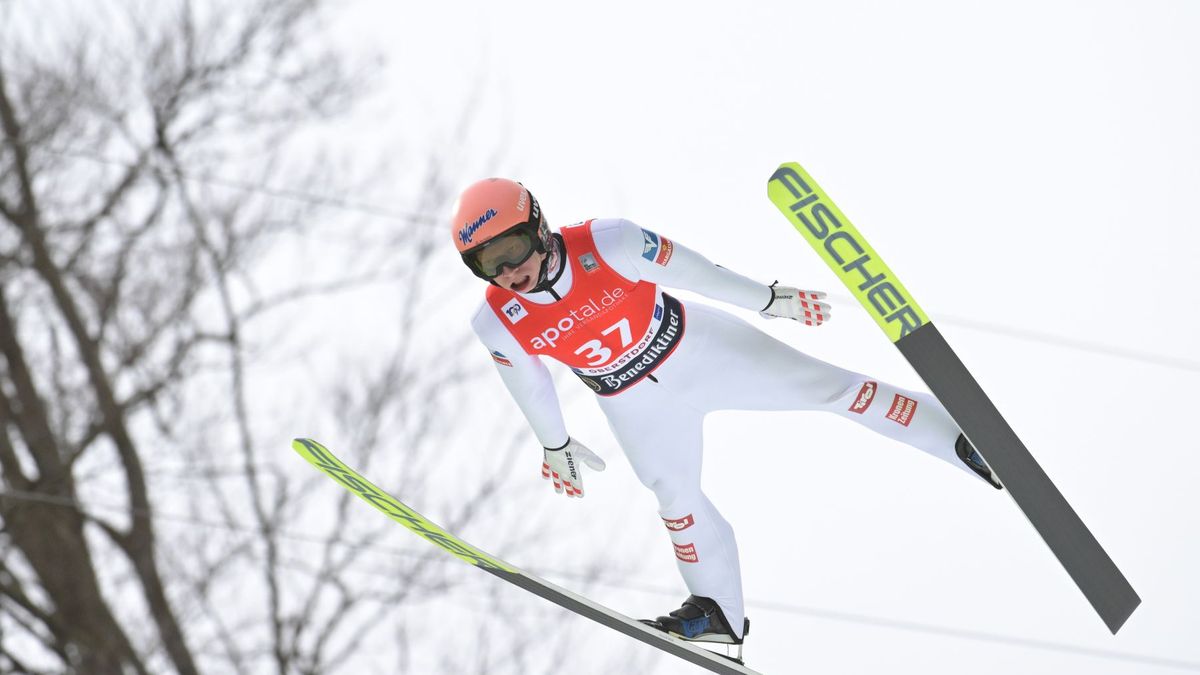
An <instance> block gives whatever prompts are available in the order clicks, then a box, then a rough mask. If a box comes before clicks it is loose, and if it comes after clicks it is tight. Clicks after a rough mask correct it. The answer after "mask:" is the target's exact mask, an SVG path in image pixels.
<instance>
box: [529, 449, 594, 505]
mask: <svg viewBox="0 0 1200 675" xmlns="http://www.w3.org/2000/svg"><path fill="white" fill-rule="evenodd" d="M542 450H543V451H544V454H543V460H542V478H545V479H546V480H550V481H553V482H554V491H555V492H557V493H558V494H562V493H563V491H564V490H565V491H566V493H567V496H568V497H582V496H583V472H582V471H580V466H579V463H580V462H583V463H584V464H587V465H588V468H589V469H591V470H592V471H603V470H604V466H605V465H604V460H603V459H600V456H599V455H597V454H596V453H594V452H592V451H591V450H588V449H587V446H585V445H584V444H583V443H580V442H579V441H577V440H575V439H574V438H568V439H567V443H566V445H564V446H562V447H561V448H542Z"/></svg>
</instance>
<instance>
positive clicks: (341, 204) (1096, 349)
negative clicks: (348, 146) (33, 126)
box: [43, 148, 1200, 372]
mask: <svg viewBox="0 0 1200 675" xmlns="http://www.w3.org/2000/svg"><path fill="white" fill-rule="evenodd" d="M43 150H44V151H45V152H48V153H51V154H55V155H58V156H60V157H72V158H75V159H84V160H88V161H92V162H96V163H99V164H107V165H110V166H121V167H125V168H132V167H133V166H135V165H134V164H132V163H130V162H127V161H123V160H118V159H113V158H111V157H104V156H102V155H98V154H94V153H90V152H84V151H82V150H72V149H55V148H43ZM181 175H182V176H183V178H184V179H185V180H190V181H194V182H197V183H204V184H208V185H215V186H218V187H225V188H231V189H236V190H243V191H245V192H254V193H258V194H262V195H266V196H269V197H277V198H281V199H290V200H293V201H299V202H302V203H305V204H310V205H314V206H326V207H332V208H338V209H342V210H344V211H355V212H358V213H362V214H365V215H370V216H375V217H379V218H388V219H392V220H402V221H405V222H422V223H435V222H437V219H436V218H434V217H431V216H429V215H426V214H422V213H407V212H402V211H396V210H393V209H388V208H385V207H382V206H378V205H375V204H368V203H365V202H356V201H351V200H349V199H345V198H342V197H331V196H328V195H318V194H314V193H311V192H306V191H304V190H297V189H294V188H286V187H274V186H270V185H265V184H262V183H252V182H249V181H242V180H236V179H231V178H225V177H222V176H215V175H212V174H203V175H195V174H191V173H182V174H181ZM830 297H832V298H835V299H837V300H839V301H841V302H846V303H848V304H851V303H852V301H853V299H852V298H850V297H849V296H845V295H841V294H836V293H835V294H830ZM939 322H940V323H943V324H951V325H959V326H963V327H966V328H970V329H973V330H978V331H983V332H987V333H995V334H997V335H1005V336H1008V337H1014V338H1018V339H1022V340H1029V341H1032V342H1042V343H1046V344H1051V345H1055V346H1058V347H1064V348H1067V349H1073V350H1076V351H1082V352H1091V353H1093V354H1102V355H1105V356H1113V357H1117V358H1123V359H1130V360H1134V361H1140V362H1142V363H1149V364H1152V365H1156V366H1163V367H1166V368H1177V369H1179V370H1186V371H1191V372H1200V361H1193V360H1190V359H1184V358H1179V357H1174V356H1163V355H1160V354H1153V353H1150V352H1145V351H1141V350H1136V349H1128V348H1124V347H1116V346H1113V345H1106V344H1101V343H1098V342H1088V341H1085V340H1077V339H1074V338H1067V337H1061V336H1058V335H1054V334H1051V333H1044V332H1041V331H1033V330H1028V329H1025V328H1014V327H1012V326H1009V325H1005V324H998V323H991V322H987V321H978V320H975V319H969V318H966V317H962V316H958V315H953V314H940V313H939Z"/></svg>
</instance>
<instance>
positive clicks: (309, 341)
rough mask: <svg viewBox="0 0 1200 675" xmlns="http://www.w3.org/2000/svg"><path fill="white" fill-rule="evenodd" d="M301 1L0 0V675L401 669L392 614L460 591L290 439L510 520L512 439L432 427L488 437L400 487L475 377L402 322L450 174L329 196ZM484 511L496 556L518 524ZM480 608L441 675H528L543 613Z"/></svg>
mask: <svg viewBox="0 0 1200 675" xmlns="http://www.w3.org/2000/svg"><path fill="white" fill-rule="evenodd" d="M329 15H330V13H329V12H328V11H327V9H326V8H324V7H322V6H321V4H320V3H319V2H315V1H312V0H273V1H268V0H255V1H253V2H186V1H179V2H175V1H173V2H165V3H159V2H148V1H142V2H138V1H135V0H130V1H127V2H103V3H87V4H81V3H70V4H55V3H34V2H23V1H10V2H7V3H4V4H2V5H0V129H2V132H3V133H2V136H0V479H2V483H0V670H3V671H5V672H81V673H161V672H169V671H173V672H178V673H183V674H191V673H201V672H220V673H228V672H238V673H251V672H254V673H258V672H273V673H318V672H334V671H337V670H338V669H339V667H344V666H347V665H351V666H353V665H354V664H357V665H359V666H361V665H362V664H363V663H364V661H362V654H357V655H356V650H358V649H360V648H361V647H363V646H364V645H366V644H373V643H372V642H371V641H372V640H383V641H384V642H385V643H386V644H389V645H392V646H393V647H394V648H393V649H390V650H384V651H378V650H375V651H371V652H370V653H371V654H372V656H371V658H372V659H376V660H373V661H367V662H370V663H375V664H377V665H378V666H379V667H380V668H381V669H384V670H389V671H392V672H405V671H407V670H410V669H412V668H414V667H415V666H414V665H413V663H414V661H413V658H412V649H413V645H411V644H409V643H408V641H407V637H406V636H407V631H406V625H405V619H404V618H403V616H402V615H398V613H397V612H395V611H394V610H395V609H396V608H398V607H404V606H412V605H414V604H416V605H419V604H420V603H422V602H427V601H429V600H430V599H432V598H437V597H440V596H442V595H443V594H445V593H446V592H448V591H450V590H451V589H453V588H456V587H459V586H461V585H462V584H463V583H468V582H467V581H464V579H467V580H469V581H477V580H475V579H474V577H469V576H462V575H460V572H462V570H458V569H455V568H453V567H450V568H447V567H445V566H444V565H443V563H444V562H445V560H443V558H442V557H440V556H442V554H441V553H440V552H439V551H437V550H436V549H433V548H432V547H426V546H421V545H420V542H413V543H414V546H413V547H412V548H411V549H402V550H401V549H396V548H393V549H391V550H388V549H387V548H386V547H382V548H381V543H380V542H381V541H383V540H384V538H385V537H386V536H387V535H390V534H391V529H389V528H394V526H393V525H391V524H390V523H388V522H387V521H385V520H382V519H376V518H374V517H373V516H374V515H375V514H373V513H366V512H363V511H360V510H358V509H359V506H360V505H358V504H354V503H351V501H350V499H351V498H350V496H349V495H347V494H343V493H341V491H335V490H333V489H331V488H330V486H327V485H325V484H324V483H323V482H322V481H325V480H326V479H325V478H324V477H322V476H319V475H316V474H315V473H312V472H309V473H312V475H309V473H303V474H302V473H298V472H294V471H291V470H290V468H291V464H292V463H293V462H294V460H296V458H294V457H290V456H282V457H281V456H280V455H281V454H283V453H287V452H290V451H288V450H286V447H287V440H288V435H289V434H294V435H299V433H305V434H314V435H315V434H317V433H320V432H322V431H324V432H327V433H331V434H334V435H335V436H336V437H337V438H341V439H349V441H350V442H349V443H348V445H349V446H350V447H347V448H344V449H339V452H341V453H343V454H344V455H345V456H346V457H347V458H348V459H349V460H351V461H352V462H354V463H355V464H356V465H357V466H358V467H359V468H360V469H362V470H363V471H367V472H371V475H372V476H373V477H376V478H377V479H378V480H379V481H380V482H381V483H382V484H384V485H387V486H388V487H389V488H391V489H394V490H398V491H400V492H401V493H403V494H404V495H405V496H406V498H409V499H413V500H415V501H414V503H421V500H425V503H426V504H436V505H437V508H439V509H441V510H440V511H438V512H439V513H443V514H446V513H449V514H452V515H451V518H450V519H449V520H447V521H446V522H444V523H443V524H444V525H446V526H447V527H449V528H450V529H452V530H455V531H462V530H463V529H464V528H467V529H469V528H470V527H471V526H472V525H473V524H477V523H479V522H480V521H481V520H483V521H485V522H499V521H500V520H504V519H505V518H506V515H505V514H506V513H509V512H510V511H511V509H514V508H519V505H515V504H512V503H509V504H506V505H497V504H495V503H494V502H496V500H497V494H496V493H497V488H498V487H499V485H500V483H501V481H502V480H503V477H504V475H506V474H505V473H504V472H501V471H492V470H489V468H488V467H489V466H496V467H498V466H506V465H508V464H510V463H511V462H512V461H514V459H515V457H516V456H517V455H516V453H518V452H520V453H521V454H522V455H528V452H525V451H527V450H528V448H527V447H525V446H526V445H528V438H527V434H524V435H522V434H521V433H520V427H519V426H517V425H514V424H511V423H507V424H506V423H503V422H500V423H497V424H498V426H495V427H493V428H483V429H480V428H476V429H473V430H467V429H463V428H461V426H459V427H458V428H457V430H456V433H458V434H459V437H458V438H461V437H462V435H463V434H465V433H467V432H468V431H469V432H470V433H472V434H474V435H475V437H476V438H479V437H480V434H486V435H487V437H488V438H489V439H490V441H489V443H490V447H489V449H488V452H487V453H485V455H484V456H483V457H481V458H476V459H475V460H474V461H475V462H476V465H474V466H472V470H471V474H472V477H473V478H472V480H467V481H460V483H459V484H457V485H456V489H455V494H453V495H452V497H451V496H447V495H444V494H442V493H438V492H434V491H432V490H430V489H429V488H430V486H431V483H436V482H438V479H436V477H437V476H438V475H439V471H441V472H444V471H445V470H446V469H445V464H446V462H447V461H448V459H447V458H448V457H450V456H452V453H451V452H450V451H451V449H452V448H453V446H454V444H455V442H456V440H455V438H456V437H455V436H454V435H453V433H454V432H455V424H454V422H453V421H452V420H446V419H445V417H444V415H443V411H445V410H446V409H447V406H448V405H449V406H453V405H454V402H455V401H456V400H458V399H459V398H460V397H461V394H462V391H463V389H464V388H465V387H468V386H470V380H471V378H472V377H474V376H475V375H477V374H478V372H479V369H477V368H473V369H465V368H464V366H463V365H461V363H460V362H461V361H462V360H461V359H457V358H452V356H454V355H457V354H460V353H461V352H462V351H463V349H464V347H465V344H466V343H465V342H464V340H466V335H465V334H466V331H465V330H459V331H457V332H456V333H454V332H452V334H453V335H454V337H450V338H444V339H440V340H434V341H431V340H429V339H422V338H421V337H420V335H419V333H420V331H421V330H422V329H423V328H427V327H428V325H427V322H425V321H423V317H422V314H421V312H422V309H421V308H423V307H425V308H428V307H430V306H436V305H437V303H439V302H440V299H441V298H443V297H444V293H445V289H443V288H438V287H430V286H429V285H428V284H426V283H425V282H424V280H425V279H426V275H427V274H428V268H429V266H430V265H431V264H433V262H432V258H433V257H434V252H435V251H437V250H438V244H440V243H441V240H442V237H441V233H442V228H441V226H440V219H439V217H438V215H439V214H441V213H443V212H445V211H446V207H447V205H448V201H449V199H450V198H452V193H453V190H454V188H455V187H456V186H457V183H459V182H461V181H460V180H459V179H458V178H457V177H455V176H452V175H451V173H452V172H451V171H449V170H448V168H447V167H446V166H445V165H444V163H443V162H441V161H439V160H437V159H429V158H404V160H403V161H404V162H405V163H406V165H407V169H408V172H409V175H410V179H411V182H412V183H414V184H415V185H417V186H418V188H419V189H418V190H417V191H416V195H417V197H415V198H412V199H406V200H405V201H404V203H403V204H402V206H400V207H397V208H396V210H394V211H385V210H383V209H378V208H375V207H365V206H363V205H357V206H356V205H354V204H352V203H350V201H352V200H346V199H344V198H343V196H342V195H343V194H344V193H345V190H346V189H347V187H348V184H349V183H350V182H351V181H352V179H350V178H348V177H347V176H348V175H350V174H353V173H354V172H353V171H349V172H347V171H346V168H347V167H348V166H349V167H356V168H357V169H358V171H359V172H361V171H362V169H363V163H364V162H369V161H370V157H356V156H355V155H354V149H353V148H346V147H338V144H336V143H328V142H323V141H322V136H321V134H322V131H323V130H324V131H326V132H327V131H328V129H329V128H330V124H331V123H332V122H333V121H334V120H337V119H338V118H339V116H341V115H343V114H344V113H346V112H347V111H348V110H349V109H350V108H351V106H352V105H353V104H354V102H355V100H356V99H357V98H358V97H360V96H361V95H362V93H363V91H364V89H365V87H366V85H367V84H368V83H369V77H368V75H369V73H368V72H367V71H368V70H369V69H368V68H367V67H365V66H363V65H362V64H354V63H350V62H349V61H348V60H347V58H346V57H345V56H343V55H340V54H339V53H337V51H336V50H334V49H332V48H330V47H329V46H328V45H327V44H326V43H325V42H324V41H323V40H322V39H321V34H322V28H323V22H325V21H327V20H328V18H329ZM464 119H465V120H466V116H464ZM463 123H464V124H466V123H469V120H466V121H464V122H463ZM412 176H416V178H411V177H412ZM331 209H334V210H338V213H337V214H336V217H334V216H333V215H331ZM368 221H369V222H368ZM332 223H336V224H332ZM348 262H349V263H351V264H347V263H348ZM324 263H328V264H324ZM439 293H440V294H441V295H438V294H439ZM381 299H384V301H383V302H381ZM321 302H325V303H342V302H347V303H348V302H368V303H376V304H377V305H379V306H378V313H379V314H380V316H381V317H385V318H383V319H381V326H383V328H381V329H380V330H379V331H377V332H375V333H374V334H362V335H357V336H353V337H352V339H351V344H353V343H358V344H360V345H362V349H360V350H358V351H357V352H351V353H346V350H345V349H344V348H342V347H337V346H336V345H344V344H346V343H347V339H348V338H351V336H348V335H346V334H345V332H344V331H342V330H340V329H342V328H343V327H340V326H319V325H318V326H313V325H311V324H307V323H306V321H305V318H306V317H307V316H309V315H311V313H310V312H307V311H306V309H305V308H310V307H313V306H314V305H313V304H312V303H321ZM461 321H462V324H463V327H465V319H462V320H461ZM323 335H325V336H326V337H323ZM416 345H423V346H421V347H418V346H416ZM471 362H472V363H475V364H476V365H482V364H481V363H480V361H479V360H478V359H476V360H471ZM264 421H271V422H275V423H276V424H263V422H264ZM297 429H299V431H297ZM518 448H520V450H518ZM525 459H528V457H526V458H525ZM399 460H402V461H399ZM529 461H532V460H529ZM295 465H296V466H297V467H299V466H300V464H299V463H298V461H296V464H295ZM285 466H287V467H288V468H283V467H285ZM304 470H305V469H301V471H304ZM531 475H532V474H531ZM318 486H319V487H318ZM330 505H336V506H335V507H334V508H330ZM505 522H507V523H509V525H508V526H507V527H509V528H510V529H511V537H509V539H508V540H509V541H511V542H512V548H514V549H515V548H516V547H519V546H521V545H523V544H524V545H527V544H528V543H529V542H530V541H531V540H532V537H533V536H534V534H536V533H537V532H538V519H537V518H528V517H524V518H517V519H511V518H510V519H507V520H505ZM513 522H516V523H518V524H517V525H515V526H513V525H512V524H511V523H513ZM426 549H428V550H426ZM501 553H503V552H501ZM596 569H599V566H597V568H596ZM469 572H470V571H469V570H468V573H469ZM486 590H487V592H484V593H481V594H480V597H481V598H482V599H483V601H484V602H485V603H487V602H489V601H488V598H489V597H492V598H493V599H492V601H491V602H492V604H493V605H494V604H495V602H496V600H495V597H494V594H495V592H496V591H495V589H486ZM497 609H498V608H496V607H492V610H497ZM489 615H490V612H489V611H482V612H476V613H474V614H471V613H469V612H468V613H467V615H466V617H465V618H460V620H461V621H463V623H462V624H461V625H460V626H457V627H456V629H457V630H459V631H461V635H463V636H470V638H469V639H470V640H471V642H472V644H474V645H475V647H473V649H472V650H470V651H469V653H461V652H460V653H454V652H449V653H447V654H446V655H445V656H443V657H441V667H442V669H444V670H445V671H446V672H466V670H467V669H468V668H469V669H472V670H475V669H477V670H478V671H479V672H504V671H505V669H509V670H511V672H528V670H525V669H526V668H527V667H528V664H527V663H526V661H525V659H526V656H527V652H528V649H529V648H530V646H531V645H530V640H529V639H528V638H524V639H515V640H514V639H513V635H514V634H515V633H516V632H520V633H523V634H525V635H529V634H530V632H533V633H537V634H547V633H549V632H550V631H552V630H554V629H553V627H552V626H553V624H554V621H553V620H551V619H549V618H547V617H548V616H550V615H543V614H540V615H537V616H532V617H525V618H523V619H522V618H520V617H516V618H514V619H513V620H512V621H510V622H507V623H508V625H507V626H506V627H503V628H498V627H497V624H496V622H494V621H492V620H490V619H489ZM497 631H499V632H497ZM352 657H353V658H352ZM355 658H357V659H359V660H357V661H356V660H355Z"/></svg>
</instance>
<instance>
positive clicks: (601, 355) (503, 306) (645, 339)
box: [487, 220, 683, 396]
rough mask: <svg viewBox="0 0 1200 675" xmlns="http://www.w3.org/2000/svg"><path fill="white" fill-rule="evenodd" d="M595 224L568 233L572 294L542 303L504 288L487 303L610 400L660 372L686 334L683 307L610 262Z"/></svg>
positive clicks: (517, 333)
mask: <svg viewBox="0 0 1200 675" xmlns="http://www.w3.org/2000/svg"><path fill="white" fill-rule="evenodd" d="M591 225H592V221H590V220H589V221H588V222H586V223H583V224H582V225H573V226H571V227H564V228H563V229H562V238H563V243H564V250H565V256H566V260H565V261H564V262H563V264H569V265H570V266H571V290H570V292H568V293H567V294H566V295H565V296H563V298H562V299H561V300H558V301H556V302H553V303H550V304H548V305H541V304H537V303H533V302H529V301H528V300H525V299H524V298H521V297H520V296H519V295H517V294H516V293H513V292H512V291H507V290H504V289H502V288H500V287H498V286H491V287H489V288H488V289H487V301H488V304H489V305H490V306H491V308H492V310H493V311H494V312H496V315H497V316H498V317H500V321H501V323H503V324H504V326H505V327H506V328H507V329H508V332H509V333H511V334H512V335H513V337H515V338H516V339H517V341H518V342H520V343H521V346H522V347H523V348H524V349H525V351H526V352H528V353H529V354H538V355H543V356H549V357H551V358H553V359H555V360H556V361H559V362H562V363H565V364H566V365H567V366H569V367H570V368H571V370H572V371H574V372H575V374H576V375H578V376H579V377H580V378H581V379H582V380H583V381H584V383H586V384H587V385H588V386H589V387H591V388H592V390H594V391H595V392H596V393H597V394H600V395H602V396H611V395H612V394H616V393H618V392H619V391H622V390H624V389H626V388H627V387H629V386H630V385H631V384H633V383H634V382H637V381H639V380H641V379H642V378H643V377H645V376H647V375H649V374H650V372H651V371H653V370H654V369H655V368H657V367H658V365H659V364H660V363H662V361H663V360H665V359H666V357H667V356H668V355H669V354H670V353H671V352H672V351H674V349H675V346H676V345H677V344H678V343H679V339H680V338H681V337H682V336H683V306H682V305H681V304H680V303H679V301H678V300H676V299H675V298H672V297H671V296H669V295H666V294H663V293H660V292H659V290H658V286H656V285H655V284H652V283H650V282H646V281H638V282H636V283H635V282H631V281H629V280H628V279H626V278H625V277H623V276H621V275H620V274H618V273H617V272H615V271H613V269H612V268H611V267H609V266H608V265H607V264H605V262H604V260H603V259H602V258H601V257H600V254H599V253H598V252H597V251H596V244H595V242H594V241H593V239H592V227H591Z"/></svg>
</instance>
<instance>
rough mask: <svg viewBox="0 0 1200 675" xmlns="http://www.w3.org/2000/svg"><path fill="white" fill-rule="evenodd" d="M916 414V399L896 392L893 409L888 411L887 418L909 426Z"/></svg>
mask: <svg viewBox="0 0 1200 675" xmlns="http://www.w3.org/2000/svg"><path fill="white" fill-rule="evenodd" d="M915 414H917V402H916V400H914V399H911V398H909V397H907V396H904V395H902V394H896V398H894V399H892V409H891V410H889V411H888V414H887V418H888V419H889V420H891V421H893V422H895V423H897V424H903V425H904V426H908V423H909V422H912V418H913V415H915Z"/></svg>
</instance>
